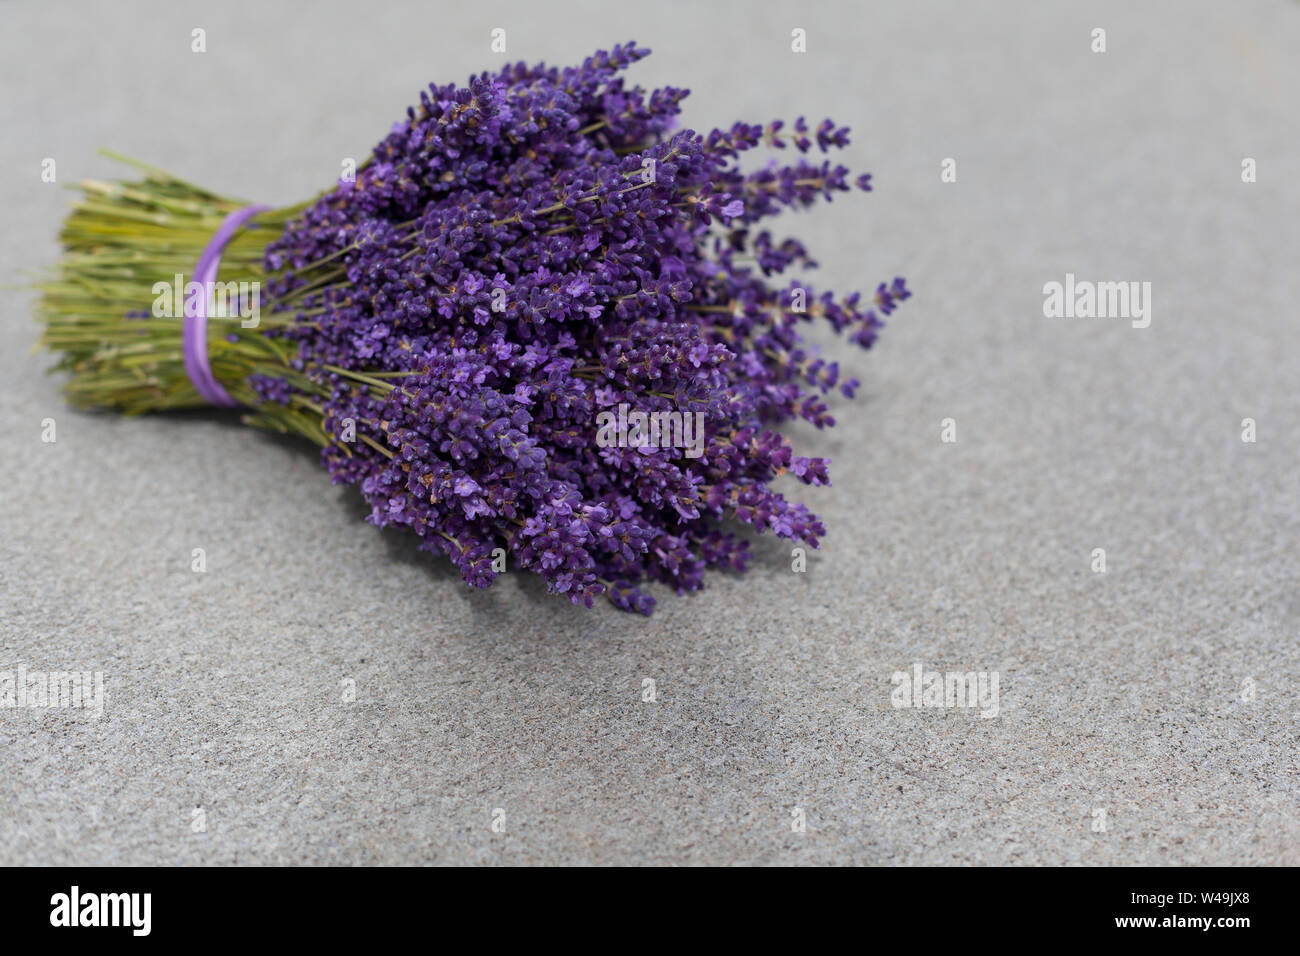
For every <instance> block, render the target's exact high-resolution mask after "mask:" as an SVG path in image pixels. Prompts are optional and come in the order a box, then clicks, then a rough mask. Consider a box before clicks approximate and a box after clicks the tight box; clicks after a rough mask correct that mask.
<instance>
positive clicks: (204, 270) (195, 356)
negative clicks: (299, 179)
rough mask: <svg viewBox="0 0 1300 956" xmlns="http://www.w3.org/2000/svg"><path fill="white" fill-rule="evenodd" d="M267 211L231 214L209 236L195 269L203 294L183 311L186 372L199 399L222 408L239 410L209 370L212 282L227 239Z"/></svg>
mask: <svg viewBox="0 0 1300 956" xmlns="http://www.w3.org/2000/svg"><path fill="white" fill-rule="evenodd" d="M270 208H271V207H270V206H245V207H244V208H243V209H236V210H235V211H234V212H232V213H231V214H230V215H229V216H227V217H226V219H225V221H224V222H223V223H222V224H221V228H220V229H218V230H217V231H216V232H214V233H213V234H212V238H211V239H209V240H208V245H207V248H206V249H204V250H203V254H202V255H201V256H199V261H198V263H197V264H196V265H195V266H194V281H195V282H197V283H198V284H199V286H200V287H201V288H202V290H203V292H202V294H201V295H200V296H198V302H197V305H196V308H195V309H194V312H193V314H191V313H190V310H189V309H188V308H186V309H185V310H184V311H185V321H184V323H183V324H182V325H181V349H182V352H183V354H184V356H185V371H186V373H187V374H188V375H189V377H190V381H191V382H193V383H194V388H195V390H196V391H197V392H198V393H199V395H200V396H201V397H203V398H204V399H206V400H207V401H208V402H209V403H211V404H213V405H220V406H222V407H223V408H238V407H239V402H237V401H235V400H234V399H233V398H231V397H230V395H229V393H227V392H226V390H225V389H224V388H222V387H221V383H220V382H218V381H217V377H216V376H215V375H213V374H212V367H211V366H210V365H209V364H208V300H209V299H210V298H211V296H212V283H213V282H215V281H216V280H217V270H218V269H219V268H220V267H221V252H222V250H224V249H225V248H226V243H228V242H229V241H230V237H231V236H233V235H234V234H235V232H236V231H237V230H238V229H239V227H240V226H242V225H243V224H244V223H245V222H246V221H248V219H249V218H250V217H252V216H255V215H257V214H258V213H259V212H265V211H266V210H267V209H270ZM187 299H188V296H187ZM187 305H188V303H187Z"/></svg>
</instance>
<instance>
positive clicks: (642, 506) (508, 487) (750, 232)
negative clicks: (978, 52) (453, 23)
mask: <svg viewBox="0 0 1300 956" xmlns="http://www.w3.org/2000/svg"><path fill="white" fill-rule="evenodd" d="M648 52H649V51H648V50H645V49H641V48H638V47H636V46H635V45H633V44H628V45H626V46H616V47H614V49H613V50H612V51H611V52H608V53H606V52H599V53H597V54H595V55H594V56H592V57H590V58H588V59H587V60H586V61H585V62H584V63H583V64H582V65H581V66H579V67H575V68H569V69H555V68H550V67H546V66H541V65H539V66H535V67H529V66H525V65H524V64H522V63H521V64H518V65H514V66H509V67H506V68H505V69H503V70H502V71H501V72H499V73H497V74H495V75H491V74H488V73H484V74H482V75H479V76H476V77H474V78H472V79H471V80H470V81H469V85H468V87H465V88H458V87H456V86H454V85H447V86H437V85H434V86H431V87H430V88H429V90H428V92H427V93H423V94H421V97H420V104H419V106H417V107H414V108H411V109H408V110H407V116H406V118H405V119H404V120H402V121H401V122H398V123H396V124H395V125H394V126H393V128H392V132H391V133H390V134H389V135H388V136H387V137H386V138H385V139H384V140H383V141H382V142H380V143H379V145H378V146H377V147H376V148H375V150H374V153H373V155H372V156H371V157H370V158H369V159H368V160H367V161H366V162H365V163H363V164H362V165H361V166H360V167H359V168H358V169H357V170H356V171H355V174H354V175H345V176H344V178H343V180H341V181H340V182H339V184H338V185H337V186H336V187H335V188H333V189H331V190H330V191H328V192H326V193H324V194H323V195H321V196H320V197H319V198H317V199H315V200H314V201H312V202H309V203H306V204H303V205H300V206H295V207H292V208H289V209H279V210H270V209H266V208H264V207H260V206H249V205H247V204H245V203H242V202H239V201H236V200H233V199H230V198H226V197H222V196H218V195H215V194H213V193H211V192H209V191H207V190H205V189H202V188H199V187H197V186H193V185H191V184H189V183H186V182H183V181H181V180H179V179H177V178H175V177H174V176H171V175H168V174H167V173H164V172H162V171H161V170H157V169H154V168H152V167H148V166H143V165H141V164H138V163H136V164H134V165H135V166H136V167H137V168H139V169H140V170H141V175H142V177H143V178H141V179H140V180H139V181H136V182H122V183H101V182H83V183H81V184H79V188H80V190H81V191H82V193H83V196H82V199H81V201H80V202H79V203H78V205H77V206H76V207H75V209H74V211H73V212H72V213H71V214H70V216H69V217H68V220H67V222H66V224H65V226H64V229H63V232H62V237H61V238H62V241H63V244H64V248H65V254H64V256H63V258H62V260H61V262H60V268H59V272H58V275H57V276H55V277H53V278H52V279H51V280H50V281H48V282H46V283H43V284H42V286H41V288H42V291H43V297H42V302H41V315H42V321H43V322H44V326H45V329H44V336H43V344H44V345H45V346H46V347H48V348H50V349H52V350H54V351H56V352H59V353H61V357H60V360H59V362H58V364H57V365H56V368H57V369H61V370H64V371H66V372H68V373H70V376H69V379H68V381H67V384H66V393H67V396H68V398H69V400H70V401H71V402H72V403H73V404H75V405H78V406H82V407H99V408H114V409H118V410H120V411H123V412H125V413H127V414H137V413H143V412H149V411H156V410H164V409H176V408H189V407H195V406H203V405H218V406H229V407H243V409H244V412H243V420H244V421H245V422H247V423H248V424H251V425H255V426H258V427H262V428H268V429H273V430H275V431H279V432H283V433H287V434H294V435H299V436H302V437H305V438H307V439H309V440H310V441H312V442H314V443H316V444H317V445H318V446H320V447H321V449H322V451H321V459H322V462H323V463H324V465H325V467H326V469H327V470H328V471H329V473H330V476H331V478H332V479H333V481H335V482H339V483H346V484H354V485H357V486H359V487H360V490H361V493H362V494H363V495H364V496H365V499H366V501H367V502H368V504H369V505H370V507H371V514H370V518H369V520H370V521H372V522H373V523H374V524H376V525H380V526H385V525H398V526H402V527H407V528H410V529H411V530H412V531H414V532H415V533H416V534H417V535H419V536H420V538H421V539H422V541H421V545H420V547H421V548H422V549H424V550H428V551H431V552H434V553H439V554H444V555H446V556H447V557H448V558H450V559H451V561H452V562H453V563H454V564H455V565H456V567H457V568H458V569H459V571H460V573H461V575H462V576H463V577H464V579H465V581H466V582H467V583H468V584H470V585H473V586H475V587H486V586H488V585H490V584H491V583H492V582H493V580H494V579H495V578H496V576H497V575H498V574H500V573H502V572H503V571H505V570H506V568H507V567H513V568H526V569H529V570H532V571H535V572H536V573H538V574H539V575H541V576H542V578H543V579H544V580H545V581H546V583H547V587H548V589H549V590H550V591H551V592H553V593H557V594H565V595H568V596H569V598H570V599H571V600H572V601H573V602H574V603H582V604H585V605H587V606H588V607H590V606H591V604H592V602H593V599H594V598H595V597H596V596H597V595H599V594H602V593H603V594H605V595H607V596H608V597H609V599H610V600H612V601H613V602H614V604H616V605H617V606H618V607H620V608H623V609H625V610H637V611H641V612H643V613H646V614H648V613H650V611H651V610H652V608H653V606H654V600H653V598H652V597H651V596H650V595H648V594H647V593H645V591H644V590H642V588H643V586H644V585H645V583H646V582H648V581H661V582H665V583H667V584H669V585H670V586H672V587H674V588H675V589H676V590H677V592H678V593H684V592H686V591H691V590H695V589H698V588H700V587H701V586H702V584H703V580H704V572H705V570H706V568H708V567H709V566H720V567H724V568H731V569H734V570H738V571H743V570H744V568H745V566H746V562H747V560H748V559H749V557H750V551H749V543H748V541H747V540H746V539H745V538H744V537H743V536H738V535H737V534H735V533H734V532H733V531H729V530H727V524H728V522H735V521H738V522H740V523H742V524H746V525H749V526H751V527H752V528H754V529H756V530H758V531H765V530H769V529H770V530H771V531H773V532H774V533H775V534H777V535H780V536H781V537H783V538H788V539H791V540H796V541H799V542H803V543H806V544H807V545H809V546H811V547H816V546H817V544H818V539H819V537H820V536H822V535H823V534H824V533H825V529H824V527H823V526H822V523H821V522H820V520H819V519H818V518H817V516H816V515H814V514H812V513H811V512H809V511H808V509H807V508H806V507H805V506H804V505H803V504H800V503H792V502H790V501H787V500H786V499H785V498H784V497H783V496H782V495H781V494H779V493H777V492H775V491H773V490H772V489H771V487H770V483H771V482H772V481H773V480H774V479H775V478H777V477H778V476H780V475H782V474H785V473H787V472H789V473H792V474H793V475H794V476H795V477H796V478H797V479H798V480H800V481H802V482H804V483H805V484H810V485H823V484H829V479H828V476H827V465H828V462H827V460H825V459H823V458H811V457H804V456H799V455H795V454H794V453H793V451H792V449H791V447H790V444H789V442H788V441H787V440H786V439H785V438H783V437H782V436H781V435H780V434H779V433H778V432H777V431H775V427H776V426H779V425H780V424H781V423H782V422H783V421H786V420H789V419H792V418H794V417H796V416H797V417H800V418H803V419H805V420H807V421H809V422H811V423H812V424H814V425H815V426H817V427H818V428H823V427H827V426H830V425H833V424H834V420H833V419H832V417H831V416H830V414H829V410H828V407H827V405H826V403H825V401H824V400H823V398H824V396H825V395H826V394H827V393H829V392H831V391H832V390H834V389H836V388H838V390H839V391H840V392H841V393H842V394H843V395H844V396H846V397H850V398H851V397H852V396H853V392H854V389H855V387H856V386H857V384H858V383H857V382H856V381H854V380H852V379H847V380H841V379H840V373H839V369H838V367H837V365H836V363H834V362H829V361H826V360H824V359H822V358H819V357H816V355H815V354H814V351H813V350H812V349H811V348H809V347H807V346H805V345H804V344H803V343H802V340H801V337H800V334H799V324H800V323H802V322H808V321H812V320H813V319H821V320H825V321H826V322H828V323H829V324H830V326H831V327H832V328H833V329H835V330H836V331H837V332H841V333H845V334H847V335H848V338H849V339H850V341H852V342H853V343H855V344H857V345H859V346H861V347H863V348H869V347H870V346H871V344H872V343H873V342H874V341H875V339H876V335H877V332H878V330H879V328H880V326H881V317H882V316H884V315H888V314H889V313H890V312H891V311H892V310H893V308H894V307H895V306H896V304H897V303H898V302H899V301H901V300H903V299H906V298H907V297H908V294H909V293H908V291H907V289H906V287H905V285H904V283H903V280H902V279H894V280H893V281H892V282H891V283H888V284H881V285H879V286H878V287H877V288H876V291H875V294H874V296H872V297H871V298H870V299H869V300H867V301H865V302H864V300H863V298H862V296H861V295H860V294H858V293H854V294H852V295H849V296H847V297H844V298H839V297H836V296H834V295H833V294H831V293H830V292H821V293H814V292H813V291H812V290H810V289H809V288H807V287H806V286H805V285H804V284H802V283H799V282H795V281H793V280H791V281H788V282H785V283H784V284H782V283H781V281H780V280H779V277H780V276H781V275H782V274H783V273H785V272H786V271H787V270H790V269H791V268H792V267H801V268H811V267H813V266H815V263H814V262H813V261H812V260H811V259H810V258H809V254H808V252H807V250H806V249H805V248H804V246H803V245H802V244H801V243H800V242H799V241H797V240H795V239H784V240H777V239H774V238H773V237H772V235H771V234H770V233H768V232H767V231H759V230H758V229H757V228H756V227H757V226H758V224H759V223H760V222H762V220H764V219H767V218H769V217H771V216H774V215H776V214H778V213H779V212H781V211H783V210H785V209H800V208H804V207H808V206H811V205H812V204H813V203H814V202H816V201H817V200H818V199H819V198H825V199H830V198H831V197H832V196H833V195H834V194H835V193H837V192H843V191H847V190H849V189H850V183H849V180H848V175H849V173H848V170H846V169H845V168H844V167H842V166H839V165H833V164H832V163H831V162H829V161H824V160H823V161H820V162H815V161H812V160H811V159H809V158H805V156H807V155H808V154H813V155H816V154H817V153H823V154H824V153H827V152H829V151H830V150H832V149H836V148H839V147H843V146H844V145H846V144H847V142H848V129H846V128H844V127H839V126H836V125H835V124H834V123H832V122H831V121H830V120H826V121H824V122H822V123H821V124H820V125H818V126H817V127H816V128H811V127H809V126H808V125H807V124H806V123H805V122H804V121H803V119H799V120H798V121H797V122H795V123H794V124H793V125H792V126H791V127H789V128H786V127H785V126H784V125H783V124H782V123H781V122H779V121H777V122H772V123H769V124H767V125H765V126H756V125H750V124H747V123H737V124H735V125H734V126H732V127H730V129H726V130H714V131H713V132H711V133H709V134H707V135H700V134H698V133H695V132H693V131H690V130H680V131H677V130H676V129H675V127H676V116H677V114H678V112H679V108H680V103H681V101H682V99H683V98H684V97H685V96H686V93H687V91H685V90H680V89H674V88H671V87H666V88H664V89H658V90H654V91H652V92H647V91H645V90H642V89H641V88H640V87H629V86H626V85H625V83H624V80H623V78H622V76H621V73H622V71H623V70H624V69H625V68H626V67H627V66H629V65H630V64H631V63H633V62H635V61H637V60H639V59H641V58H642V57H644V56H645V55H646V54H647V53H648ZM760 146H765V147H768V148H774V149H777V150H781V149H785V148H787V147H793V149H794V150H795V151H796V152H797V154H799V155H798V156H795V157H793V159H794V161H793V162H791V163H790V164H789V165H779V164H777V163H769V164H768V165H766V166H761V167H760V168H758V169H756V170H754V171H750V172H745V171H742V169H741V168H740V161H739V159H740V156H739V154H741V153H743V152H746V151H748V150H752V149H755V148H756V147H760ZM856 185H857V186H858V187H860V188H861V189H864V190H866V189H870V177H869V176H865V175H864V176H861V177H859V178H858V179H857V180H856ZM186 276H189V277H190V278H189V279H188V281H186ZM151 299H152V302H151ZM734 527H736V526H735V525H733V528H734Z"/></svg>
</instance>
